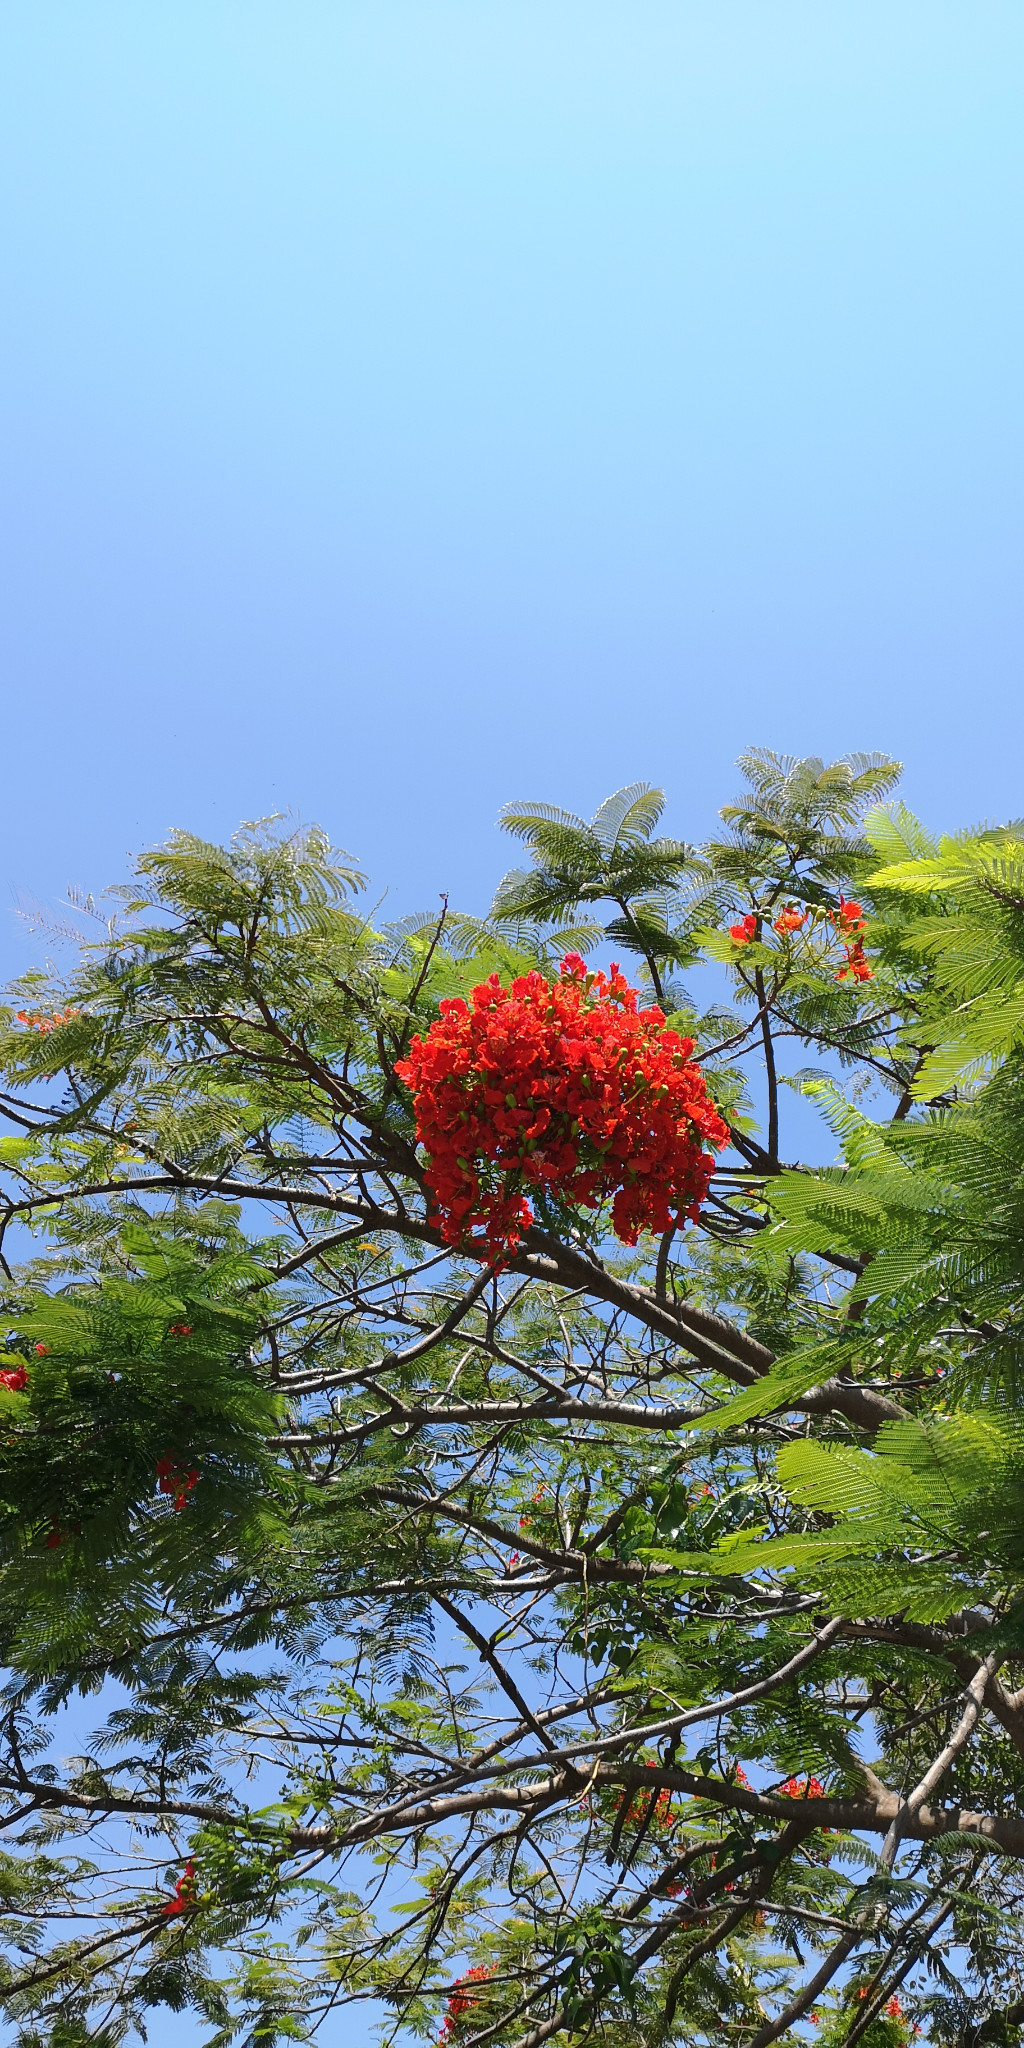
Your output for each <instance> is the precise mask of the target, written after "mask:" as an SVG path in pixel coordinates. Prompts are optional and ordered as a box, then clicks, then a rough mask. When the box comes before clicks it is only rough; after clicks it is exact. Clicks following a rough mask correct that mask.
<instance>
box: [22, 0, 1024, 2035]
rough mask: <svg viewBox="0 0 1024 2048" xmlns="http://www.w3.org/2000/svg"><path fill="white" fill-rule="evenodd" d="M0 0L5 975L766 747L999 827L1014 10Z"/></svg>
mask: <svg viewBox="0 0 1024 2048" xmlns="http://www.w3.org/2000/svg"><path fill="white" fill-rule="evenodd" d="M0 21H2V24H3V62H2V66H0V189H2V191H3V195H4V197H3V216H4V233H3V281H4V298H5V312H4V319H3V324H2V330H0V351H2V357H3V375H2V378H0V415H2V453H0V520H2V525H3V535H2V560H3V575H2V579H0V581H2V591H0V649H2V660H3V668H4V675H5V697H4V703H5V716H4V733H5V737H6V740H7V747H6V769H7V773H6V780H5V793H4V794H5V802H4V805H3V811H2V826H0V830H2V835H3V848H2V869H3V876H2V880H3V888H2V890H0V906H2V915H0V958H2V960H3V962H4V964H5V966H6V967H7V968H15V967H17V966H19V965H21V964H25V963H27V962H28V961H29V960H31V959H32V958H34V957H36V956H37V954H38V944H37V942H35V941H33V940H32V939H31V938H30V937H29V935H28V933H27V930H26V928H25V927H24V926H23V925H21V924H19V922H18V920H17V919H16V918H15V917H14V915H13V914H12V911H11V905H12V904H13V902H14V900H15V896H16V894H21V895H31V896H33V897H35V898H38V899H41V900H43V901H45V902H51V903H54V902H59V900H60V898H61V896H62V895H63V892H64V890H65V888H66V886H67V884H68V883H74V884H78V885H80V886H84V887H92V888H96V889H99V888H100V887H102V886H103V885H104V884H105V883H107V882H110V881H117V880H120V879H123V877H124V875H125V872H126V865H127V857H128V854H129V852H130V850H132V849H139V848H141V847H143V846H145V845H148V844H151V843H153V842H154V841H155V840H157V839H159V838H161V837H162V836H163V835H164V834H165V833H166V831H167V830H168V828H169V827H171V826H173V825H179V824H180V825H188V826H190V827H192V828H193V829H196V830H199V831H201V832H205V833H209V834H211V835H215V836H224V835H227V834H228V833H229V832H230V831H231V830H232V829H233V828H234V826H235V825H236V824H237V823H238V821H239V820H240V819H242V818H252V817H254V816H258V815H260V814H263V813H265V812H268V811H271V810H276V809H288V808H293V809H294V810H295V811H297V812H298V813H300V814H301V816H302V817H304V818H305V819H307V820H308V819H312V818H316V819H319V820H320V821H321V822H323V823H324V824H325V825H327V826H328V827H329V828H330V829H331V831H332V832H333V833H334V835H335V836H336V838H337V839H338V840H339V841H340V842H341V843H342V844H344V845H346V846H348V847H350V848H351V849H352V850H353V851H354V852H355V853H357V854H358V855H359V856H360V857H361V858H362V860H363V861H364V863H365V864H366V865H367V867H368V868H369V869H370V871H371V873H372V876H373V880H374V884H375V889H376V890H379V889H381V888H383V887H384V886H385V885H388V886H389V889H390V894H389V897H388V910H389V912H392V913H393V914H394V915H399V914H401V913H402V912H404V911H407V910H411V909H418V908H429V907H431V906H432V905H433V904H434V903H435V901H436V898H437V893H438V891H440V890H441V889H449V890H450V891H451V893H452V899H453V901H454V902H455V903H457V904H460V905H464V906H466V907H467V908H476V909H480V908H483V907H484V906H485V904H486V902H487V900H488V898H489V895H490V891H491V887H492V885H493V882H494V881H495V879H496V878H497V876H498V874H499V873H500V872H501V870H502V867H503V866H504V865H507V864H508V854H507V852H506V849H505V847H504V846H503V844H502V842H501V840H500V837H499V835H498V834H497V833H496V831H495V827H494V820H495V817H496V813H497V810H498V808H499V806H500V804H501V803H502V802H504V801H506V800H508V799H511V798H523V797H527V798H542V799H546V800H548V801H555V802H561V803H563V804H566V805H569V806H571V807H573V808H579V809H582V810H584V811H588V812H589V811H590V810H592V809H593V808H594V807H595V806H596V804H597V803H598V802H599V801H600V800H601V798H602V797H603V796H605V795H606V794H607V793H608V792H609V791H610V790H611V789H613V788H616V787H618V786H619V785H621V784H622V783H624V782H626V781H629V780H632V779H633V778H634V777H646V778H648V779H650V780H652V781H661V782H664V783H665V784H666V785H667V787H668V790H669V793H670V812H669V819H668V823H669V826H670V828H671V829H673V830H675V831H678V832H680V833H681V834H683V835H685V836H687V837H695V836H698V835H699V834H701V833H702V832H703V831H705V830H707V829H708V827H709V826H710V825H711V823H712V821H713V817H714V813H715V810H716V808H717V806H718V805H719V804H720V803H721V802H723V801H725V800H726V799H727V798H728V797H729V796H730V795H731V794H732V793H733V789H734V784H735V780H736V778H735V775H734V772H733V770H732V767H731V764H732V762H733V760H734V758H735V756H736V754H737V753H738V752H739V751H740V749H741V748H742V747H743V746H745V745H749V744H752V743H753V744H762V745H769V746H775V747H779V748H782V749H784V750H787V751H793V752H811V751H815V752H823V753H826V754H835V753H840V752H843V751H845V750H846V749H848V748H851V747H852V748H874V747H878V748H883V749H885V750H887V751H889V752H891V753H894V754H897V755H899V756H901V757H903V758H904V759H905V760H906V762H907V765H908V774H907V780H906V785H905V787H906V794H907V796H908V799H909V800H910V801H911V802H912V803H913V804H914V805H915V806H916V807H917V808H918V809H919V810H920V811H921V812H922V813H923V814H924V815H925V816H926V818H927V819H928V821H929V822H930V823H932V824H934V825H939V826H954V825H960V824H966V823H969V822H972V821H975V820H978V819H980V818H983V817H989V818H996V817H1006V816H1009V815H1013V814H1014V813H1016V812H1018V811H1022V810H1024V795H1022V792H1021V789H1020V779H1021V778H1020V773H1019V748H1020V737H1021V714H1020V709H1019V705H1020V695H1021V693H1020V675H1021V656H1022V650H1024V628H1022V618H1021V600H1020V590H1021V570H1020V559H1021V525H1022V518H1021V510H1022V497H1021V483H1020V478H1021V474H1022V453H1024V451H1022V438H1024V437H1022V400H1021V388H1022V380H1021V372H1020V366H1021V362H1022V359H1024V348H1022V342H1024V335H1022V327H1024V267H1022V264H1021V246H1022V210H1024V209H1022V201H1024V121H1022V118H1021V112H1022V109H1021V97H1022V95H1021V60H1022V58H1024V14H1022V12H1021V9H1020V7H1019V6H1018V5H1017V4H1016V0H1000V4H992V0H969V4H968V0H963V4H958V5H951V4H944V0H921V4H918V0H900V4H899V5H897V6H894V5H893V4H892V0H857V4H853V0H772V4H770V5H768V4H765V0H713V4H712V0H614V4H611V0H358V4H355V0H287V4H285V0H273V4H272V0H173V5H167V4H166V0H164V4H161V0H123V4H109V0H88V5H82V4H81V0H35V4H33V5H32V6H24V5H15V4H10V0H8V4H7V5H2V4H0ZM339 2028H340V2030H339V2031H337V2032H336V2033H335V2034H334V2035H332V2037H331V2041H330V2044H329V2048H340V2044H342V2043H345V2044H346V2048H347V2044H348V2043H349V2042H350V2041H351V2042H352V2043H353V2044H355V2043H357V2042H360V2043H361V2042H362V2041H363V2039H364V2038H365V2030H364V2028H363V2025H362V2023H361V2022H357V2023H355V2026H354V2031H352V2030H350V2029H349V2026H348V2023H345V2024H344V2025H343V2026H342V2024H341V2023H339ZM163 2038H164V2036H163V2035H162V2034H160V2033H159V2032H158V2031H157V2030H155V2031H154V2035H153V2040H154V2042H156V2041H157V2040H160V2041H162V2040H163ZM166 2038H167V2039H168V2040H170V2039H172V2038H173V2039H174V2040H175V2041H176V2042H179V2043H182V2044H184V2043H185V2042H186V2040H190V2039H191V2035H190V2033H189V2030H188V2029H187V2027H183V2026H182V2025H181V2024H179V2023H178V2022H174V2023H173V2025H172V2027H171V2032H170V2033H168V2034H167V2036H166Z"/></svg>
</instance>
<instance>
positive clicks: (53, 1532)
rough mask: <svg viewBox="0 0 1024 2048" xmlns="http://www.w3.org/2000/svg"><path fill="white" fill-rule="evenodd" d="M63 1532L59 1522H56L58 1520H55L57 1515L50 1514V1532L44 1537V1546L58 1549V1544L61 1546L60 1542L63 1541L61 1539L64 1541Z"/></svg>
mask: <svg viewBox="0 0 1024 2048" xmlns="http://www.w3.org/2000/svg"><path fill="white" fill-rule="evenodd" d="M64 1534H65V1532H64V1530H63V1529H62V1528H61V1526H60V1523H59V1522H58V1520H57V1517H56V1515H51V1516H50V1533H49V1535H48V1537H47V1539H46V1548H47V1550H59V1549H60V1546H61V1544H62V1543H63V1541H64Z"/></svg>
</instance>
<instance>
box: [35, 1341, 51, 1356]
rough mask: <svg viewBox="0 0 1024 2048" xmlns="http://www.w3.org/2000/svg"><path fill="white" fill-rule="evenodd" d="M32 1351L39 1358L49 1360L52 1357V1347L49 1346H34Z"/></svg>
mask: <svg viewBox="0 0 1024 2048" xmlns="http://www.w3.org/2000/svg"><path fill="white" fill-rule="evenodd" d="M32 1349H33V1351H34V1352H35V1354H36V1357H37V1358H49V1356H50V1347H49V1345H48V1344H33V1346H32Z"/></svg>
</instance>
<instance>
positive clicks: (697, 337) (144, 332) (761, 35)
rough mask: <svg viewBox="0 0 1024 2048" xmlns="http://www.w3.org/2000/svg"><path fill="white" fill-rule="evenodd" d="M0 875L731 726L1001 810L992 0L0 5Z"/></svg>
mask: <svg viewBox="0 0 1024 2048" xmlns="http://www.w3.org/2000/svg"><path fill="white" fill-rule="evenodd" d="M0 21H2V24H3V35H2V47H3V56H2V63H0V181H2V193H3V199H2V212H3V219H4V227H3V291H4V299H5V302H6V305H5V312H4V317H3V322H2V332H0V350H2V353H3V357H4V359H5V360H4V370H3V376H2V380H0V408H2V412H3V454H2V460H0V491H2V517H3V527H4V534H3V546H2V557H0V559H2V564H3V569H2V578H3V584H4V586H5V587H4V594H3V625H2V655H3V665H4V672H5V685H6V686H5V701H6V710H5V716H4V731H5V736H6V740H7V747H6V766H7V773H6V787H5V801H4V805H3V834H4V846H3V882H4V890H3V892H0V901H2V902H3V904H4V909H3V915H2V917H0V951H2V953H3V955H4V956H5V957H6V958H7V959H8V960H10V961H11V962H12V963H14V962H16V961H19V960H22V959H27V958H28V957H29V956H30V954H31V953H32V951H33V950H34V949H33V947H32V946H31V945H30V943H29V941H28V940H27V938H26V936H25V935H24V933H22V932H20V931H19V929H18V926H17V923H16V921H15V920H14V919H13V918H12V917H11V916H10V914H9V910H8V908H7V905H8V904H9V901H10V896H9V894H8V890H9V889H11V890H13V889H17V890H19V891H23V892H30V893H32V894H34V895H36V896H38V897H42V898H44V899H48V900H52V899H54V898H59V897H60V895H61V894H62V893H63V890H64V888H65V886H66V884H67V883H68V882H74V883H77V884H81V885H85V886H90V887H97V886H100V885H102V884H104V883H106V882H107V881H110V880H115V879H118V878H120V877H121V876H122V875H123V874H124V870H125V863H126V854H127V852H128V850H129V849H133V848H138V847H141V846H143V845H145V844H147V843H151V842H152V841H153V840H155V839H157V838H159V837H161V836H162V835H163V834H164V832H165V831H166V830H167V828H168V827H169V826H171V825H174V824H188V825H190V826H192V827H194V828H196V829H198V830H200V831H203V832H208V833H211V834H217V835H224V834H227V833H228V832H229V831H230V830H231V829H232V828H233V827H234V826H235V824H236V823H237V822H238V821H239V820H240V819H241V818H244V817H253V816H256V815H259V814H261V813H263V812H266V811H268V810H272V809H277V808H287V807H294V808H295V809H296V810H297V811H299V812H300V813H301V815H302V816H303V817H305V818H307V819H308V818H318V819H320V820H321V821H322V822H323V823H324V824H326V825H327V826H329V827H330V828H331V830H332V831H333V832H334V834H335V835H336V837H337V838H338V840H339V841H340V842H341V843H342V844H345V845H347V846H349V847H351V848H352V849H353V850H354V851H355V852H356V853H358V854H359V855H360V856H361V857H362V858H363V859H364V861H365V862H366V863H367V864H368V866H369V867H370V868H371V870H372V873H373V877H374V881H375V884H376V885H377V886H378V887H382V886H383V885H385V884H390V885H391V894H390V896H389V899H388V909H389V910H391V909H393V910H394V912H395V914H398V913H399V912H402V911H406V910H409V909H412V908H428V907H430V906H431V905H432V904H433V903H434V901H435V900H436V893H437V891H438V890H439V889H441V888H445V887H448V888H450V889H451V890H452V893H453V899H454V900H455V901H457V902H460V903H463V904H465V905H466V906H467V907H469V906H473V907H480V906H482V905H483V904H484V903H485V902H486V900H487V897H488V895H489V892H490V886H491V884H492V882H493V880H494V879H495V877H496V875H497V874H498V873H499V872H500V870H501V867H502V865H503V863H504V862H505V851H504V848H503V845H502V842H501V841H500V840H499V839H498V837H497V835H496V834H495V833H494V818H495V814H496V811H497V808H498V806H499V804H500V803H501V802H502V801H504V800H506V799H508V798H519V797H540V798H545V799H548V800H554V801H557V802H562V803H565V804H568V805H570V806H572V807H578V808H581V809H584V810H588V811H589V810H590V809H591V808H592V807H593V806H594V805H595V804H596V803H597V802H598V801H599V800H600V799H601V797H603V796H604V795H605V794H606V793H607V792H608V790H609V789H611V788H614V787H617V786H619V785H620V784H621V783H623V782H625V781H627V780H629V779H631V778H633V777H636V776H645V777H647V778H649V779H651V780H657V781H664V782H665V783H667V785H668V788H669V790H670V793H671V800H672V807H671V819H670V822H671V825H672V826H673V828H674V829H676V830H678V831H679V832H681V833H683V834H684V835H686V836H692V835H695V834H697V833H699V832H700V831H701V830H703V829H704V828H706V826H707V825H708V824H709V822H710V819H711V816H712V813H713V811H714V808H715V807H716V806H717V804H719V803H720V802H722V801H724V800H725V799H726V798H727V797H728V796H729V795H730V794H731V793H732V788H733V784H734V782H735V779H736V778H735V775H734V773H733V771H732V769H731V763H732V761H733V759H734V757H735V755H736V754H737V752H738V751H739V749H740V748H741V746H743V745H745V744H750V743H752V742H753V743H763V744H769V745H774V746H778V747H781V748H783V749H786V750H791V751H796V752H808V751H812V750H813V751H825V752H829V751H842V750H844V749H846V748H848V747H882V748H885V749H887V750H889V751H890V752H893V753H898V754H900V755H901V756H903V757H905V759H906V760H907V762H908V767H909V775H908V782H907V790H908V794H909V796H910V798H911V800H912V801H914V802H915V803H916V804H917V805H918V806H919V807H920V808H921V809H922V810H923V811H924V812H925V814H926V815H927V816H928V818H929V820H930V821H932V822H934V823H937V824H943V825H945V824H961V823H967V822H969V821H971V820H974V819H977V818H979V817H982V816H999V815H1002V816H1005V815H1008V814H1010V813H1012V812H1013V811H1015V810H1018V809H1024V801H1022V792H1021V790H1020V788H1019V782H1020V776H1019V764H1018V751H1019V739H1020V730H1021V721H1020V712H1019V708H1018V706H1019V694H1020V681H1019V679H1020V674H1021V652H1022V621H1021V594H1020V593H1021V563H1020V555H1021V482H1020V479H1021V454H1022V447H1021V443H1022V431H1021V430H1022V404H1021V364H1022V360H1024V349H1022V339H1024V337H1022V332H1021V330H1022V313H1024V268H1022V262H1021V256H1022V235H1021V225H1022V223H1021V214H1022V197H1024V118H1022V114H1024V106H1022V98H1024V94H1022V59H1024V14H1022V11H1021V9H1020V6H1019V4H1017V0H998V4H991V0H963V4H958V5H950V4H948V0H946V4H944V0H922V4H917V0H900V4H898V5H895V6H894V5H893V4H892V0H856V4H854V0H848V4H847V0H842V4H841V0H771V5H767V4H765V0H713V4H712V0H614V4H610V0H358V4H353V0H173V5H167V4H166V0H123V4H110V0H88V4H87V5H83V4H82V0H35V4H33V5H32V6H30V7H27V6H24V5H22V4H12V0H7V4H6V5H4V6H2V7H0Z"/></svg>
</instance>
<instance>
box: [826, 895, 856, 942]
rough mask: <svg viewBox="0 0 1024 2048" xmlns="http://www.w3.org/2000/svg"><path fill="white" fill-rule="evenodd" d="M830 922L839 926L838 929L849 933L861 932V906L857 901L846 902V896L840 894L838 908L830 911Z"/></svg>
mask: <svg viewBox="0 0 1024 2048" xmlns="http://www.w3.org/2000/svg"><path fill="white" fill-rule="evenodd" d="M832 922H833V924H836V925H838V926H839V929H840V931H844V932H849V933H851V934H853V933H854V932H862V931H863V929H864V911H863V908H862V906H861V905H860V904H859V903H848V902H847V900H846V897H845V896H843V895H840V898H839V908H838V910H834V911H833V912H832Z"/></svg>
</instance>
